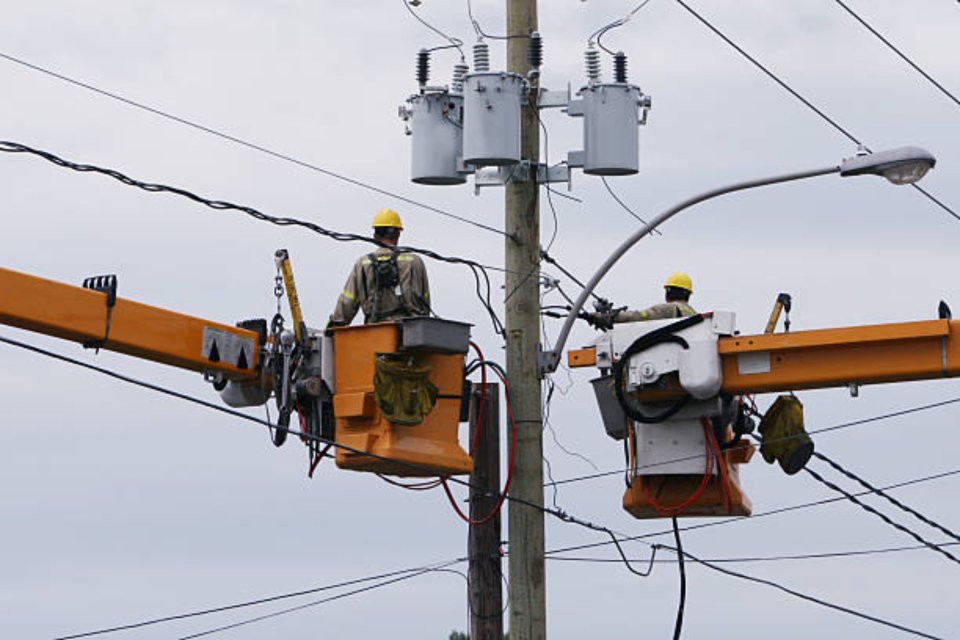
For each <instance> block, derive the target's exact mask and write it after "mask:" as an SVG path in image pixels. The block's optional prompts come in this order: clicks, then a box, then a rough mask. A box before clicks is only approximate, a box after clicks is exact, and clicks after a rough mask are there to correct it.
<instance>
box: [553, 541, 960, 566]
mask: <svg viewBox="0 0 960 640" xmlns="http://www.w3.org/2000/svg"><path fill="white" fill-rule="evenodd" d="M937 545H938V546H941V547H954V546H957V545H960V542H950V541H945V542H940V543H937ZM927 548H928V547H927V545H925V544H914V545H907V546H899V547H883V548H879V549H853V550H847V551H825V552H819V553H796V554H780V555H772V556H742V557H725V558H708V559H707V562H712V563H714V564H747V563H753V562H785V561H793V560H834V559H838V558H857V557H861V556H874V555H885V554H890V553H903V552H905V551H920V550H927ZM547 560H551V561H558V562H582V563H586V564H591V563H596V564H610V563H620V562H622V561H621V560H620V558H595V557H583V556H559V555H551V556H547ZM634 561H635V562H637V561H639V559H638V560H634ZM656 562H657V563H665V562H677V560H670V559H667V558H660V559H658V560H657V561H656Z"/></svg>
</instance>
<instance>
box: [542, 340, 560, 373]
mask: <svg viewBox="0 0 960 640" xmlns="http://www.w3.org/2000/svg"><path fill="white" fill-rule="evenodd" d="M540 347H542V345H538V350H537V369H538V370H539V371H540V377H541V378H543V377H545V376H548V375H550V374H551V373H553V372H554V371H556V370H557V367H558V366H560V352H559V351H544V350H543V349H542V348H540Z"/></svg>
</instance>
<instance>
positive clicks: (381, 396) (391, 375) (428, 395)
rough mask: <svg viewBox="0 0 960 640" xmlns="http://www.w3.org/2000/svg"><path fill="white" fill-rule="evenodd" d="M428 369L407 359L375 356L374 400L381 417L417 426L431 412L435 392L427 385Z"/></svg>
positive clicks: (383, 354)
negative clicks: (381, 414)
mask: <svg viewBox="0 0 960 640" xmlns="http://www.w3.org/2000/svg"><path fill="white" fill-rule="evenodd" d="M429 375H430V366H429V365H418V364H416V363H415V362H414V361H413V360H412V359H411V358H407V357H402V356H399V357H398V356H397V355H396V354H390V353H378V354H377V355H376V361H375V365H374V373H373V388H374V398H375V399H376V401H377V406H378V407H380V411H381V413H383V416H384V417H385V418H386V419H387V420H389V421H390V422H393V423H396V424H403V425H417V424H420V423H421V422H423V418H424V416H426V415H427V414H428V413H430V412H431V411H433V407H434V405H435V404H436V403H437V394H438V393H439V390H438V389H437V387H436V385H434V384H433V383H432V382H430V380H429V378H428V376H429Z"/></svg>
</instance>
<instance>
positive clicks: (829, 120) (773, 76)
mask: <svg viewBox="0 0 960 640" xmlns="http://www.w3.org/2000/svg"><path fill="white" fill-rule="evenodd" d="M675 1H676V2H677V4H679V5H680V6H681V7H683V8H684V9H686V10H687V11H688V12H689V13H690V15H692V16H693V17H694V18H696V19H697V20H699V21H700V22H701V23H702V24H703V25H704V26H705V27H707V28H708V29H710V31H712V32H713V33H714V34H716V35H717V36H719V37H720V39H722V40H723V41H724V42H726V43H727V44H728V45H730V46H731V47H733V49H735V50H736V51H737V53H739V54H740V55H742V56H743V57H744V58H746V59H747V60H749V61H750V62H751V63H752V64H753V65H754V66H755V67H757V68H758V69H759V70H760V71H762V72H763V73H764V74H765V75H766V76H767V77H769V78H770V79H771V80H773V81H774V82H776V83H777V84H778V85H780V87H782V88H783V89H784V90H785V91H787V92H788V93H789V94H790V95H792V96H793V97H794V98H796V99H797V100H799V101H800V102H802V103H803V104H804V105H805V106H806V107H807V108H809V109H810V110H811V111H813V112H814V113H816V114H817V115H818V116H820V118H822V119H823V120H824V121H825V122H827V123H828V124H829V125H830V126H832V127H833V128H834V129H836V130H837V131H838V132H840V133H841V134H843V135H844V136H845V137H846V138H847V139H848V140H850V141H851V142H853V143H854V144H856V145H857V146H858V147H862V148H863V149H864V150H865V151H867V152H870V153H872V150H871V149H870V147H868V146H867V145H865V144H864V143H863V142H861V140H860V139H859V138H857V137H856V136H855V135H853V134H852V133H850V131H849V130H848V129H846V128H844V127H843V126H842V125H841V124H840V123H838V122H837V121H836V120H834V119H833V118H831V117H830V116H828V115H827V114H826V113H825V112H824V111H823V110H821V109H820V108H819V107H817V106H816V105H815V104H813V103H812V102H810V100H808V99H807V98H805V97H804V96H803V95H801V94H800V93H799V92H798V91H796V90H795V89H794V88H793V87H791V86H790V85H788V84H787V83H786V82H784V81H783V80H781V79H780V78H779V77H778V76H777V75H776V74H774V73H773V72H772V71H770V70H769V69H768V68H767V67H765V66H764V65H763V64H762V63H761V62H760V61H759V60H757V59H756V58H755V57H753V56H752V55H750V54H749V53H747V52H746V51H745V50H744V49H743V48H742V47H741V46H740V45H738V44H737V43H736V42H734V41H733V40H731V39H730V38H729V37H728V36H727V35H726V34H724V33H723V32H722V31H720V30H719V29H718V28H717V27H715V26H714V25H713V24H712V23H710V21H708V20H707V19H706V18H704V17H703V16H702V15H700V14H699V13H697V11H695V10H694V9H693V8H691V7H690V5H688V4H687V3H686V2H684V0H675ZM910 186H911V187H913V188H914V189H916V190H917V191H918V192H920V193H921V194H923V195H924V196H925V197H926V198H927V199H928V200H930V201H931V202H933V203H934V204H936V205H938V206H939V207H940V208H941V209H943V210H944V211H946V212H947V213H948V214H950V215H951V216H953V217H954V218H956V219H957V220H960V214H957V213H956V212H955V211H954V210H953V209H952V208H950V207H949V206H947V204H946V203H944V202H943V201H942V200H940V199H939V198H937V197H935V196H934V195H933V194H931V193H930V192H929V191H927V190H926V189H924V188H923V187H921V186H920V185H919V184H916V183H914V184H911V185H910Z"/></svg>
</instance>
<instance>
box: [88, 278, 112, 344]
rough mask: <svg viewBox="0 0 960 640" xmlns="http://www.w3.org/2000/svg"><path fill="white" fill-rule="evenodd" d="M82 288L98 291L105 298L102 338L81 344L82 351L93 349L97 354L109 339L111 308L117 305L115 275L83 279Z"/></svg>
mask: <svg viewBox="0 0 960 640" xmlns="http://www.w3.org/2000/svg"><path fill="white" fill-rule="evenodd" d="M83 288H84V289H90V290H91V291H99V292H101V293H105V294H106V296H107V299H106V303H107V318H106V322H105V327H104V331H103V338H101V339H99V340H89V341H87V342H84V343H83V348H84V349H95V350H96V351H95V353H99V352H100V349H101V348H103V345H105V344H106V342H107V340H108V339H109V338H110V322H111V320H112V318H113V307H114V306H116V304H117V276H116V275H115V274H110V275H105V276H91V277H89V278H86V279H84V281H83Z"/></svg>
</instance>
